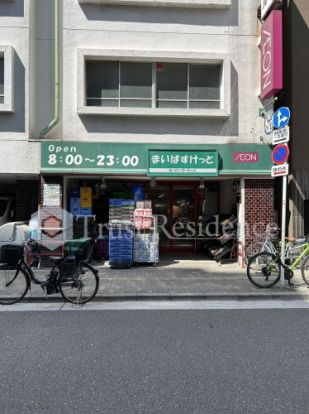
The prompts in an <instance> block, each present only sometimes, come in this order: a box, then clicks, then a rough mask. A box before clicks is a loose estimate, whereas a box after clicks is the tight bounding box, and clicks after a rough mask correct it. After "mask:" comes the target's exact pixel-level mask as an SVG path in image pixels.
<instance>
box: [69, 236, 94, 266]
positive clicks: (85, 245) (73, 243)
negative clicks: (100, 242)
mask: <svg viewBox="0 0 309 414" xmlns="http://www.w3.org/2000/svg"><path fill="white" fill-rule="evenodd" d="M90 246H91V239H77V240H70V241H68V242H66V244H65V255H66V256H75V259H76V261H81V260H86V259H88V256H89V253H90Z"/></svg>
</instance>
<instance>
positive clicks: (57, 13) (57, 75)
mask: <svg viewBox="0 0 309 414" xmlns="http://www.w3.org/2000/svg"><path fill="white" fill-rule="evenodd" d="M54 15H55V24H54V32H55V48H54V61H55V64H54V72H55V104H54V119H53V120H52V121H51V122H50V123H49V124H48V125H47V126H46V127H45V128H44V129H43V130H42V131H41V132H40V138H44V137H45V135H46V134H48V132H50V131H51V130H52V129H53V128H54V127H55V126H56V125H57V124H58V123H59V119H60V56H59V55H60V0H54Z"/></svg>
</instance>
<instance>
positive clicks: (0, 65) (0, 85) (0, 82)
mask: <svg viewBox="0 0 309 414" xmlns="http://www.w3.org/2000/svg"><path fill="white" fill-rule="evenodd" d="M0 104H4V59H3V57H0Z"/></svg>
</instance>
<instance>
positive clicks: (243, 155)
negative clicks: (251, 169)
mask: <svg viewBox="0 0 309 414" xmlns="http://www.w3.org/2000/svg"><path fill="white" fill-rule="evenodd" d="M233 161H234V162H236V163H257V162H259V153H258V152H234V153H233Z"/></svg>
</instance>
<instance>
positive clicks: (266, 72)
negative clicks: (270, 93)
mask: <svg viewBox="0 0 309 414" xmlns="http://www.w3.org/2000/svg"><path fill="white" fill-rule="evenodd" d="M262 34H263V36H262V39H263V43H262V49H261V53H262V90H265V89H267V88H268V87H269V86H270V85H271V82H272V79H271V76H272V59H273V57H272V36H271V33H269V32H268V31H266V30H263V32H262Z"/></svg>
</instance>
